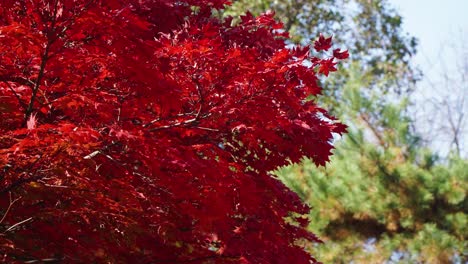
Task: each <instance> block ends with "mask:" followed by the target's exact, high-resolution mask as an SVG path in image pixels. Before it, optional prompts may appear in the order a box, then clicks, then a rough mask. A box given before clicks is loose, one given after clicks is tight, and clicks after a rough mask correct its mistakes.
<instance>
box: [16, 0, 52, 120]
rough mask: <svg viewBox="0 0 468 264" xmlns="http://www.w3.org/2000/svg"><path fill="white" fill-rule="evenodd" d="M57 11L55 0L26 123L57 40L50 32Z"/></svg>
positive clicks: (26, 114) (25, 117)
mask: <svg viewBox="0 0 468 264" xmlns="http://www.w3.org/2000/svg"><path fill="white" fill-rule="evenodd" d="M57 12H58V0H55V4H54V12H53V16H52V23H51V25H50V28H47V30H46V35H47V38H48V40H47V44H46V47H45V49H44V53H43V54H42V57H41V66H40V68H39V73H38V75H37V79H36V82H35V83H34V87H33V90H32V95H31V100H30V101H29V105H28V108H27V109H26V113H25V115H24V123H25V124H26V122H27V120H28V118H29V116H30V115H31V114H32V112H33V110H34V101H36V97H37V92H38V91H39V87H40V85H41V81H42V78H43V77H44V73H45V67H46V65H47V60H48V59H49V50H50V46H51V45H52V44H53V43H54V41H55V40H56V38H53V37H52V36H51V34H49V33H53V31H55V23H56V22H57Z"/></svg>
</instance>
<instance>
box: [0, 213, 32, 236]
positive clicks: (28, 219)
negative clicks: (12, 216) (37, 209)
mask: <svg viewBox="0 0 468 264" xmlns="http://www.w3.org/2000/svg"><path fill="white" fill-rule="evenodd" d="M32 219H33V218H32V217H29V218H27V219H25V220H23V221H21V222H18V223H16V224H14V225H12V226H10V227H9V228H8V229H7V230H5V231H4V232H2V234H5V233H7V232H9V231H11V230H13V229H15V228H16V227H18V226H19V225H22V224H24V223H26V222H29V221H31V220H32Z"/></svg>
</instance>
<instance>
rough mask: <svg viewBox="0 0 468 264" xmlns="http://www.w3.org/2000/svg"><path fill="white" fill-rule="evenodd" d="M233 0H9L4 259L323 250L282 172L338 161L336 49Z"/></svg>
mask: <svg viewBox="0 0 468 264" xmlns="http://www.w3.org/2000/svg"><path fill="white" fill-rule="evenodd" d="M224 4H226V1H224V0H184V1H167V0H126V1H123V0H105V1H104V0H102V1H100V0H20V1H18V0H14V1H13V0H3V1H2V4H1V6H0V179H1V182H0V208H1V209H0V218H1V219H0V252H1V254H0V259H1V261H4V262H10V263H14V262H18V263H23V262H25V261H26V262H27V261H29V262H30V263H33V262H41V261H53V260H62V262H64V263H77V262H79V263H91V262H95V263H189V262H190V263H230V262H232V263H309V261H311V260H312V261H315V260H314V259H313V258H312V257H311V256H309V255H308V254H307V253H306V252H305V251H303V249H302V248H301V247H299V246H297V245H296V244H297V243H296V242H297V240H299V239H306V240H310V241H318V239H317V238H316V237H315V236H314V235H313V234H310V233H308V232H307V231H305V230H304V228H303V226H304V225H305V224H306V223H303V221H300V222H301V223H302V224H294V223H291V221H286V220H285V217H288V216H292V217H293V219H294V217H295V216H297V215H300V214H304V213H307V212H308V208H307V206H305V205H304V204H303V203H302V202H301V201H300V200H299V198H298V196H297V195H296V194H295V193H293V192H291V191H290V190H289V189H287V188H286V187H285V186H284V185H283V184H282V183H281V182H280V181H278V180H277V179H275V178H274V177H272V176H271V175H270V174H268V172H269V171H270V170H272V169H275V168H277V167H278V166H282V165H285V164H287V163H288V162H297V161H299V159H300V158H301V157H303V156H307V157H310V158H312V159H313V160H314V161H315V162H316V163H317V164H324V163H325V162H326V161H327V160H328V157H329V155H330V150H331V148H332V146H331V144H330V139H331V138H332V133H333V132H336V133H342V132H343V131H344V125H342V124H340V123H338V122H335V121H334V119H333V118H332V117H330V116H328V115H327V112H326V111H325V110H323V109H320V108H318V107H317V106H316V105H315V103H314V102H313V101H310V100H306V99H307V96H308V95H310V94H312V95H317V94H319V93H320V90H321V88H320V87H319V86H318V84H317V75H316V72H318V71H319V70H320V72H323V73H324V74H328V72H329V71H333V70H335V68H334V65H335V64H336V63H335V62H334V61H333V58H334V56H333V55H330V56H331V57H327V58H324V59H320V58H316V57H311V55H310V51H309V49H308V48H307V47H304V48H301V47H296V48H294V49H287V48H285V39H286V38H287V34H286V33H284V31H282V30H281V27H282V25H281V24H280V23H278V22H276V21H275V20H274V19H273V15H272V14H265V15H262V16H260V17H257V18H255V17H253V16H252V15H250V14H247V15H246V16H244V17H242V19H241V22H240V23H239V24H237V25H232V23H231V20H230V19H227V20H225V21H220V20H219V19H218V18H215V17H213V16H212V9H220V8H223V6H224ZM327 41H328V39H327V40H326V41H325V42H326V43H325V44H324V43H322V44H319V45H318V46H319V47H320V49H326V50H328V49H329V48H330V46H331V45H330V44H329V43H328V42H327ZM334 54H338V56H340V57H344V55H343V53H340V52H339V51H338V52H334ZM338 56H337V57H338ZM336 59H339V58H336ZM311 65H312V66H311ZM293 222H294V221H293Z"/></svg>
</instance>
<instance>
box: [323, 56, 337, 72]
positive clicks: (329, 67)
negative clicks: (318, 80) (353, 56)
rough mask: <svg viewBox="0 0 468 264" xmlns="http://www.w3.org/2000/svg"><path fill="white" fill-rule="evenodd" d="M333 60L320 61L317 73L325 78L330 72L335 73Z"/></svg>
mask: <svg viewBox="0 0 468 264" xmlns="http://www.w3.org/2000/svg"><path fill="white" fill-rule="evenodd" d="M333 60H334V59H333V58H330V59H324V60H321V61H320V67H319V73H322V74H324V75H325V76H328V74H329V73H330V72H334V71H336V70H337V69H336V67H335V65H336V62H334V61H333Z"/></svg>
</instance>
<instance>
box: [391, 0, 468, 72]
mask: <svg viewBox="0 0 468 264" xmlns="http://www.w3.org/2000/svg"><path fill="white" fill-rule="evenodd" d="M389 2H390V4H391V5H392V6H393V7H394V8H395V9H396V10H397V11H398V12H399V13H400V14H401V15H402V16H403V27H404V29H405V30H406V31H407V32H408V33H410V34H411V35H413V36H415V37H417V38H418V39H419V49H418V55H417V56H416V63H418V64H422V65H421V66H423V67H425V66H427V65H424V64H427V63H436V62H437V60H438V59H439V57H440V56H442V55H447V56H449V55H448V54H441V53H444V52H443V51H442V50H443V49H445V50H446V52H447V53H449V52H448V51H447V49H450V46H451V45H457V43H454V42H456V41H462V40H464V41H468V39H467V38H466V37H467V36H466V35H467V34H468V0H443V1H442V0H389ZM460 35H465V36H460ZM458 46H459V45H458ZM448 59H449V60H450V58H448ZM423 70H424V69H423ZM426 70H427V69H426Z"/></svg>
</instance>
